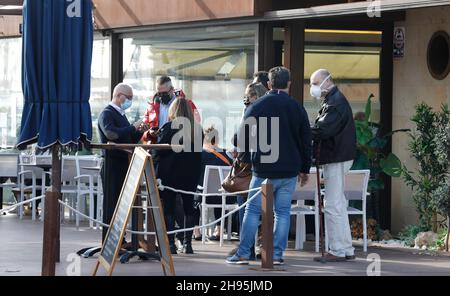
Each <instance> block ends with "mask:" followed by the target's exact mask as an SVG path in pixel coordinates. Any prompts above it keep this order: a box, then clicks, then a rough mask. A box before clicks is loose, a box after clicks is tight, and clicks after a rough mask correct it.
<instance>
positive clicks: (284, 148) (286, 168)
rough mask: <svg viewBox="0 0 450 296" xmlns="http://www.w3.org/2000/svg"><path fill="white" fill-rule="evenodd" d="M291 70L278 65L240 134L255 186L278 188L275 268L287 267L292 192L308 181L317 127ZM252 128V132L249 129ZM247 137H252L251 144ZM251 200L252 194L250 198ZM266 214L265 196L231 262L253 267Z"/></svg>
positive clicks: (252, 209)
mask: <svg viewBox="0 0 450 296" xmlns="http://www.w3.org/2000/svg"><path fill="white" fill-rule="evenodd" d="M290 81H291V77H290V71H289V70H288V69H286V68H284V67H276V68H274V69H272V70H270V72H269V82H268V86H269V87H270V88H271V89H272V90H271V91H270V92H268V93H267V95H265V96H264V97H262V98H259V99H258V100H257V101H256V102H254V103H253V104H252V105H251V106H250V107H249V108H248V109H247V111H246V112H245V115H244V121H243V123H242V125H241V127H240V132H239V134H238V149H242V148H245V147H246V146H247V149H249V150H248V151H250V154H251V157H250V158H251V163H252V170H253V178H252V181H251V183H250V188H252V189H255V188H259V187H261V184H262V183H263V182H265V181H266V180H268V181H270V182H271V183H272V185H273V189H274V210H275V225H274V256H273V259H274V264H276V265H281V264H283V263H284V261H283V253H284V250H285V249H286V246H287V241H288V234H289V226H290V210H291V201H292V194H293V193H294V191H295V187H296V184H297V178H298V180H299V181H300V183H301V184H302V185H304V184H306V182H307V181H308V174H309V170H310V166H311V156H312V153H311V148H312V147H311V144H312V138H311V128H310V124H309V120H308V114H307V113H306V111H305V109H304V108H303V107H302V106H301V105H300V104H299V103H298V102H297V101H296V100H295V99H293V98H292V97H290V96H289V88H290V84H291V82H290ZM247 127H248V129H247ZM246 134H249V141H247V142H249V143H244V144H248V145H243V143H242V142H246V139H247V137H246V136H245V135H246ZM249 196H250V197H251V196H252V194H249ZM260 215H261V194H258V195H257V197H256V198H254V199H252V201H251V202H250V203H249V204H248V205H247V207H246V209H245V215H244V221H243V225H242V227H241V237H240V238H241V243H240V245H239V249H238V251H237V253H236V254H235V255H234V256H231V257H229V258H227V263H230V264H248V260H249V257H250V248H252V247H253V246H254V243H255V234H256V231H257V229H258V224H259V216H260Z"/></svg>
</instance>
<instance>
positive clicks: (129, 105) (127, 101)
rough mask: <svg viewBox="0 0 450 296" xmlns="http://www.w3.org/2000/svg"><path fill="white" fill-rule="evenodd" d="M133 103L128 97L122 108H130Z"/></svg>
mask: <svg viewBox="0 0 450 296" xmlns="http://www.w3.org/2000/svg"><path fill="white" fill-rule="evenodd" d="M132 105H133V101H132V100H128V99H126V100H125V102H123V104H122V105H120V108H122V110H124V111H125V110H127V109H130V108H131V106H132Z"/></svg>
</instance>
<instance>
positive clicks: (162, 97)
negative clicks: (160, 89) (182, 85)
mask: <svg viewBox="0 0 450 296" xmlns="http://www.w3.org/2000/svg"><path fill="white" fill-rule="evenodd" d="M159 99H160V100H161V103H163V104H164V105H168V104H169V103H170V101H172V97H171V96H170V94H169V93H167V92H165V93H160V94H159Z"/></svg>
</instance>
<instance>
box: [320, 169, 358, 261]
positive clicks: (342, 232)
mask: <svg viewBox="0 0 450 296" xmlns="http://www.w3.org/2000/svg"><path fill="white" fill-rule="evenodd" d="M352 165H353V161H347V162H341V163H332V164H327V165H325V166H324V169H323V175H324V178H325V201H324V205H325V228H326V232H327V235H328V248H329V250H328V252H329V253H330V254H332V255H334V256H338V257H345V256H353V255H354V254H355V249H354V248H353V246H352V235H351V231H350V223H349V218H348V212H347V206H348V203H347V200H346V198H345V195H344V184H345V175H346V174H348V172H349V171H350V168H351V167H352Z"/></svg>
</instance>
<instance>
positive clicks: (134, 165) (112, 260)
mask: <svg viewBox="0 0 450 296" xmlns="http://www.w3.org/2000/svg"><path fill="white" fill-rule="evenodd" d="M143 176H144V177H145V180H146V188H147V194H148V206H149V207H151V211H152V215H151V216H152V219H153V222H154V225H155V226H156V227H155V231H156V237H157V239H158V246H159V248H158V249H159V253H160V257H161V265H162V268H163V272H164V275H171V276H174V275H175V268H174V265H173V258H172V254H171V253H170V248H169V239H168V237H167V229H166V224H165V221H164V214H163V211H162V204H161V199H160V197H159V191H158V187H157V185H156V184H157V183H156V177H155V170H154V168H153V160H152V157H151V155H150V154H149V153H148V152H146V151H145V150H144V149H143V148H141V147H139V148H136V149H135V150H134V153H133V157H132V159H131V162H130V166H129V168H128V172H127V175H126V177H125V181H124V184H123V187H122V191H121V193H120V196H119V200H118V202H117V206H116V209H115V211H114V215H113V217H112V219H111V223H110V225H111V226H110V227H109V229H108V232H107V234H106V237H105V240H104V242H103V246H102V250H101V252H100V256H99V258H98V261H97V264H96V266H95V269H94V272H93V276H96V275H97V272H98V269H99V267H100V265H102V266H103V267H104V268H105V269H106V271H107V274H108V276H111V275H112V273H113V271H114V267H115V265H116V263H117V257H118V255H119V251H120V249H121V245H122V241H123V238H124V236H125V232H126V227H127V225H128V221H129V219H130V216H131V212H132V210H133V206H134V203H135V200H136V195H137V193H138V191H139V189H140V186H141V184H142V177H143ZM120 215H122V217H121V216H120ZM113 231H115V232H116V233H113ZM117 232H118V233H119V234H117ZM111 235H114V236H115V237H113V238H112V239H111V237H110V236H111ZM114 238H115V239H116V240H115V242H114ZM105 252H108V253H109V254H107V255H106V256H105Z"/></svg>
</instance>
